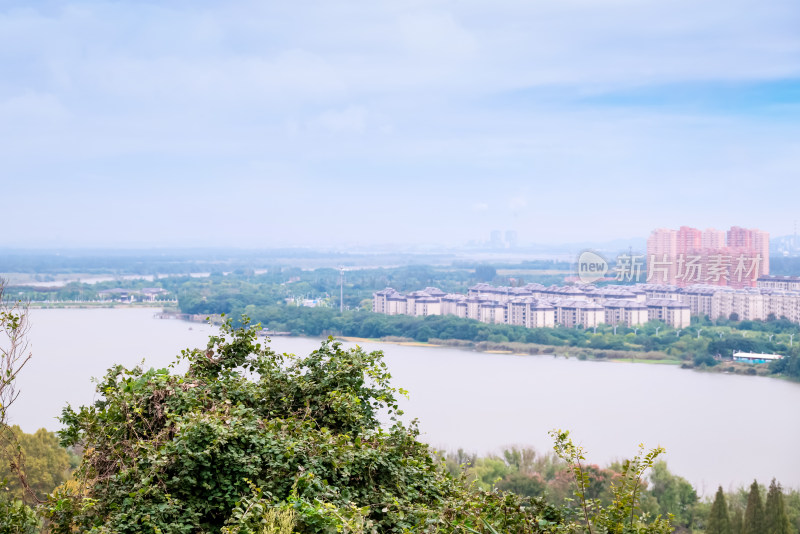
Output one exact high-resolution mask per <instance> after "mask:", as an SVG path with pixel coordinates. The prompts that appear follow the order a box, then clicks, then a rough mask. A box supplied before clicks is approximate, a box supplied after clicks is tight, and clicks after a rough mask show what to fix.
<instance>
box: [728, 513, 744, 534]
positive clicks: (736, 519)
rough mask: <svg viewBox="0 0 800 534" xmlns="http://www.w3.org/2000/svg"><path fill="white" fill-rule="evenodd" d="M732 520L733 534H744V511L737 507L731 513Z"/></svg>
mask: <svg viewBox="0 0 800 534" xmlns="http://www.w3.org/2000/svg"><path fill="white" fill-rule="evenodd" d="M730 518H731V534H742V529H744V525H743V523H744V518H743V517H742V509H741V508H740V507H738V506H735V507H733V508H732V509H731V513H730Z"/></svg>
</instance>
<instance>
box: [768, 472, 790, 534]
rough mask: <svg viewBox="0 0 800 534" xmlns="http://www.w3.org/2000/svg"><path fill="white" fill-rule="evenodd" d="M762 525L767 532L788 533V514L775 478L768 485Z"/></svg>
mask: <svg viewBox="0 0 800 534" xmlns="http://www.w3.org/2000/svg"><path fill="white" fill-rule="evenodd" d="M764 527H765V532H766V533H767V534H790V532H791V531H792V530H791V527H790V525H789V516H788V515H787V514H786V506H785V504H784V502H783V490H782V489H781V485H780V484H778V483H777V482H776V481H775V479H774V478H773V479H772V482H771V483H770V485H769V491H768V492H767V504H766V506H765V507H764Z"/></svg>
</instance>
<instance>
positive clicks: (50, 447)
mask: <svg viewBox="0 0 800 534" xmlns="http://www.w3.org/2000/svg"><path fill="white" fill-rule="evenodd" d="M10 431H11V434H12V436H13V438H14V439H13V440H12V441H11V442H10V443H6V445H5V447H4V450H3V451H2V453H3V458H13V457H16V453H17V450H19V452H21V453H22V462H21V470H22V473H23V475H24V477H25V480H26V482H27V484H28V486H29V487H30V489H31V490H32V491H33V492H34V493H35V494H36V497H37V498H38V499H43V498H44V497H45V496H46V495H47V494H48V493H50V492H51V491H53V489H55V488H56V486H58V485H60V484H62V483H63V482H65V481H66V480H67V479H68V478H69V471H70V456H69V454H68V452H67V451H66V450H65V449H64V448H62V447H61V446H60V445H59V442H58V438H57V437H56V436H55V434H53V433H52V432H48V431H47V430H45V429H44V428H41V429H39V430H37V431H36V432H35V433H33V434H26V433H25V432H23V431H22V430H21V429H20V427H19V426H13V427H11V428H10ZM18 447H19V449H17V448H18ZM2 478H5V479H6V480H7V488H8V490H9V492H10V494H11V495H13V497H14V498H16V499H26V498H29V496H28V495H27V494H26V492H25V491H24V490H23V488H22V484H21V483H20V480H19V477H18V476H17V474H16V473H14V472H12V471H11V469H10V468H9V466H8V464H5V465H0V479H2Z"/></svg>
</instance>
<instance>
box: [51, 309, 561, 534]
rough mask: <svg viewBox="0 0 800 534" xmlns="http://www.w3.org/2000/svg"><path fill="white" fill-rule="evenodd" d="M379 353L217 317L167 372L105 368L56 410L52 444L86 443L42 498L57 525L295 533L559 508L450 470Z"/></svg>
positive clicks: (509, 527) (550, 513) (518, 525)
mask: <svg viewBox="0 0 800 534" xmlns="http://www.w3.org/2000/svg"><path fill="white" fill-rule="evenodd" d="M381 358H382V355H381V353H379V352H373V353H365V352H364V351H363V350H361V349H360V348H356V349H351V350H344V349H342V347H341V345H340V344H339V343H336V342H333V341H332V340H328V341H326V342H324V343H323V344H322V346H321V347H320V349H319V350H316V351H314V352H313V353H312V354H311V355H309V356H308V357H302V358H301V357H296V356H293V355H278V354H276V353H274V352H273V351H271V350H270V349H269V348H267V347H264V346H262V345H260V344H259V343H258V342H257V338H256V334H255V329H252V328H248V327H247V326H245V327H242V328H239V329H236V330H234V329H233V328H232V327H231V325H230V324H226V325H224V326H223V328H222V332H221V334H220V335H219V336H214V337H212V338H211V339H210V341H209V343H208V346H207V347H206V349H204V350H199V349H198V350H193V351H184V352H183V354H182V355H181V357H179V358H178V360H177V361H176V362H175V363H174V364H173V365H172V366H171V367H170V368H169V369H159V370H155V369H150V370H147V371H145V370H143V369H141V368H134V369H125V368H123V367H121V366H116V367H113V368H112V369H111V370H109V372H108V374H107V375H106V376H105V378H104V379H103V380H101V381H100V383H99V384H98V387H97V392H98V395H99V396H100V399H99V400H98V401H96V402H95V403H94V405H92V406H89V407H81V408H80V409H79V410H77V411H75V410H73V409H72V408H70V407H68V408H66V409H65V410H64V411H63V415H62V422H63V423H64V424H65V425H66V427H65V429H64V430H62V431H61V432H60V437H61V439H62V444H63V445H65V446H68V445H81V446H82V447H84V449H85V451H86V453H85V455H84V458H83V462H82V464H81V466H80V467H79V468H78V470H77V472H76V480H75V484H74V485H71V486H68V487H62V488H59V489H58V490H57V491H56V492H54V493H53V495H52V496H51V500H50V503H49V505H48V507H47V516H48V519H49V520H50V521H51V529H52V531H53V532H74V531H81V532H83V531H89V530H92V529H94V530H93V531H94V532H115V533H117V532H118V533H133V532H162V533H196V532H220V531H221V530H222V529H223V528H225V532H237V533H238V532H261V531H262V527H264V528H267V527H266V526H265V525H267V523H268V522H269V521H278V520H285V519H286V514H289V513H291V518H292V519H291V522H292V525H293V526H292V528H293V529H294V530H293V531H296V532H337V531H353V532H358V531H366V532H369V531H379V532H403V531H431V532H432V531H455V530H456V529H461V528H462V527H468V526H472V527H478V528H483V525H484V523H483V521H488V522H491V523H492V524H495V525H498V526H499V527H500V528H503V529H504V531H507V532H531V531H535V530H538V529H539V527H538V525H539V523H540V522H541V521H544V523H542V524H543V525H549V524H550V523H553V524H555V523H556V522H557V521H558V520H559V514H558V511H557V510H556V509H555V508H552V507H548V506H546V505H545V504H544V503H543V501H541V500H537V499H533V500H532V499H525V498H520V497H516V496H513V495H507V494H500V493H484V492H479V491H474V490H472V489H471V488H470V487H468V486H467V485H466V484H465V483H463V481H462V480H459V479H457V478H454V477H452V476H451V475H449V474H448V473H447V472H446V471H445V470H444V469H443V468H442V467H441V465H440V462H438V461H436V460H434V457H433V455H432V454H431V451H430V450H429V449H428V447H427V445H425V444H423V443H421V442H419V441H418V440H417V437H418V430H417V428H416V426H414V425H412V426H410V427H407V426H405V425H403V424H402V423H400V422H399V421H397V416H398V415H399V414H400V412H399V411H398V408H397V401H396V395H397V394H398V391H397V390H395V389H393V388H392V387H391V386H390V385H389V378H390V375H389V373H388V372H387V370H386V365H385V364H384V363H383V361H382V360H381ZM181 363H184V364H185V363H188V370H187V371H186V372H185V373H183V374H180V373H176V372H175V369H176V365H178V364H181ZM379 414H381V417H384V418H386V419H387V420H388V421H389V425H388V426H386V427H384V426H382V425H381V424H380V422H379V420H378V416H379ZM270 514H272V515H270ZM275 514H277V515H275ZM270 518H271V519H270ZM269 528H272V527H269ZM273 530H274V529H273ZM263 531H264V532H270V531H272V530H263ZM274 531H276V532H277V531H278V530H274ZM462 531H463V530H462Z"/></svg>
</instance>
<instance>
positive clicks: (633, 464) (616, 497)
mask: <svg viewBox="0 0 800 534" xmlns="http://www.w3.org/2000/svg"><path fill="white" fill-rule="evenodd" d="M550 435H551V436H552V437H553V439H554V440H555V445H554V446H553V449H554V450H555V451H556V454H557V455H558V456H559V457H560V458H562V459H563V460H564V461H565V462H567V464H568V466H569V469H570V471H571V472H572V476H573V479H574V481H575V497H576V498H577V505H578V513H579V514H580V515H581V520H580V521H579V525H580V527H582V529H585V530H586V531H587V532H589V533H590V534H591V533H592V532H594V531H595V530H597V531H598V532H607V533H620V534H621V533H623V532H624V533H632V532H637V533H643V532H648V533H653V534H667V533H669V532H671V531H672V525H671V524H670V517H669V516H667V518H662V517H661V516H658V517H656V518H655V519H652V520H651V519H650V518H649V516H648V514H646V513H645V514H642V513H639V512H640V507H639V500H640V499H641V492H642V491H643V489H644V488H643V486H646V483H645V481H644V480H643V477H644V473H645V472H646V471H647V470H648V469H649V468H651V467H653V463H654V462H655V459H656V458H657V457H658V456H659V455H660V454H662V453H663V452H664V449H663V448H661V447H656V448H655V449H652V450H650V451H648V452H647V453H645V452H644V446H643V445H640V446H639V453H638V454H637V455H636V456H635V457H634V458H633V459H630V460H625V461H624V462H623V464H622V472H621V473H620V474H619V477H618V478H617V480H615V481H614V483H613V484H612V487H611V491H612V494H613V500H612V502H611V504H610V505H608V506H603V505H602V504H601V503H600V502H599V501H598V500H597V499H593V498H591V497H589V495H588V491H589V487H590V482H591V479H590V476H589V474H588V472H587V470H586V466H585V464H584V462H585V461H586V458H585V456H584V450H583V447H580V446H578V445H575V444H574V443H573V441H572V439H571V438H570V437H569V432H568V431H562V430H553V431H551V432H550Z"/></svg>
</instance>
